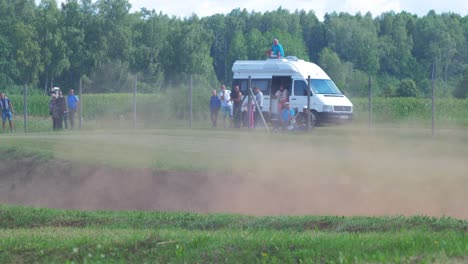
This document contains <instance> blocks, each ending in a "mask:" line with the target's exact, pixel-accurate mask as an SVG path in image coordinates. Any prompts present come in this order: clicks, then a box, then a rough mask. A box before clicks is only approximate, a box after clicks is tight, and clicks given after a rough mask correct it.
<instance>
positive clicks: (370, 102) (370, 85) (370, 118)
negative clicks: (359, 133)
mask: <svg viewBox="0 0 468 264" xmlns="http://www.w3.org/2000/svg"><path fill="white" fill-rule="evenodd" d="M368 111H369V124H368V126H369V128H371V127H372V81H371V77H370V75H369V106H368Z"/></svg>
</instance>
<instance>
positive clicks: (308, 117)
mask: <svg viewBox="0 0 468 264" xmlns="http://www.w3.org/2000/svg"><path fill="white" fill-rule="evenodd" d="M309 130H310V75H309V76H308V77H307V132H308V131H309Z"/></svg>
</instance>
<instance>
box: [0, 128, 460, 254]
mask: <svg viewBox="0 0 468 264" xmlns="http://www.w3.org/2000/svg"><path fill="white" fill-rule="evenodd" d="M0 141H1V144H0V153H1V155H2V160H3V161H2V162H1V163H0V175H1V176H0V203H3V204H17V205H26V206H34V207H36V208H37V209H34V208H30V207H16V206H11V205H3V206H0V237H1V238H2V239H0V262H11V263H18V262H26V263H30V262H47V263H49V262H62V263H63V262H69V261H73V262H99V263H115V262H176V263H183V262H189V263H193V262H197V263H200V262H204V263H205V262H215V263H219V262H229V263H239V262H242V263H246V262H247V263H251V262H262V263H263V262H264V263H291V262H304V263H312V262H313V263H315V262H330V263H351V262H353V263H356V262H357V263H362V262H372V263H376V262H379V263H380V262H391V263H395V262H396V263H401V262H407V263H419V262H439V263H446V262H451V263H464V262H467V261H468V237H467V233H468V222H467V219H468V209H467V206H466V201H467V200H468V193H467V192H466V190H467V189H468V178H467V177H466V176H467V174H466V161H467V160H468V134H467V131H466V130H439V131H438V132H437V134H436V136H435V137H432V136H431V133H430V131H429V130H427V129H420V128H412V129H408V128H399V129H398V128H374V129H363V128H361V127H359V126H338V127H321V128H317V129H315V130H314V131H313V132H312V133H310V134H282V133H280V134H265V133H263V132H262V131H250V132H248V131H230V130H208V129H194V130H184V129H147V130H135V131H134V130H112V131H111V130H98V129H97V130H93V131H82V132H76V131H75V132H70V131H67V132H61V133H31V134H27V135H24V134H18V133H17V134H13V135H6V134H5V135H1V136H0ZM40 208H57V209H40ZM63 209H67V210H63ZM69 209H74V210H69ZM82 210H86V211H82ZM88 210H91V211H88ZM95 210H99V211H95ZM100 210H117V211H100ZM121 210H124V211H121ZM128 210H131V211H128ZM134 210H139V211H134Z"/></svg>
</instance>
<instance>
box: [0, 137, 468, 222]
mask: <svg viewBox="0 0 468 264" xmlns="http://www.w3.org/2000/svg"><path fill="white" fill-rule="evenodd" d="M326 134H327V133H321V134H320V135H318V136H315V137H314V136H312V137H309V136H306V135H271V136H268V137H260V136H256V137H253V139H249V140H247V142H245V141H246V140H245V138H244V139H239V142H238V143H239V144H243V146H244V147H242V148H239V150H235V151H234V155H233V156H232V157H231V158H230V159H229V160H224V161H223V162H225V164H226V169H225V170H219V169H217V170H211V171H208V172H187V171H171V170H157V169H149V168H118V167H115V166H109V165H103V164H100V165H85V164H80V163H76V162H71V161H68V160H67V161H66V160H60V159H54V160H52V161H47V162H44V161H42V160H39V159H36V158H34V157H24V158H14V159H13V158H4V159H2V161H0V203H5V204H22V205H32V206H41V207H52V208H67V209H81V210H96V209H99V210H101V209H105V210H158V211H190V212H199V213H215V212H222V213H241V214H249V215H344V216H355V215H362V216H385V215H407V216H410V215H428V216H437V217H440V216H450V217H455V218H459V219H468V207H467V206H466V202H467V201H468V191H467V190H468V170H467V168H468V167H467V162H468V150H467V148H466V142H463V141H460V140H451V139H442V140H434V139H432V138H430V137H429V138H426V139H421V138H419V136H416V137H413V136H408V135H401V134H398V133H396V134H395V133H394V134H391V135H378V134H376V133H369V132H365V133H362V132H360V131H354V132H352V133H349V134H346V133H345V134H340V135H338V136H335V135H326ZM124 136H125V135H122V137H124ZM153 136H154V137H157V136H158V135H153ZM140 140H142V139H141V137H140ZM229 140H231V139H229ZM460 143H463V144H460ZM213 160H214V161H216V162H220V160H217V157H213Z"/></svg>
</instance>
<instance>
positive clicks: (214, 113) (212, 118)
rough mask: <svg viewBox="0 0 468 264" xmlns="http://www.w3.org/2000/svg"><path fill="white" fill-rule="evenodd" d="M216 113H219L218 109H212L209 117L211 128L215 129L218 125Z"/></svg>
mask: <svg viewBox="0 0 468 264" xmlns="http://www.w3.org/2000/svg"><path fill="white" fill-rule="evenodd" d="M218 113H219V108H218V109H212V110H211V111H210V116H211V124H212V126H213V127H216V125H217V123H218Z"/></svg>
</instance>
